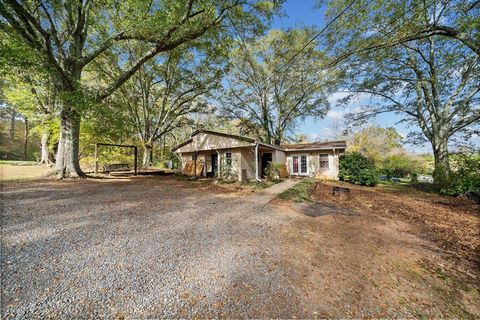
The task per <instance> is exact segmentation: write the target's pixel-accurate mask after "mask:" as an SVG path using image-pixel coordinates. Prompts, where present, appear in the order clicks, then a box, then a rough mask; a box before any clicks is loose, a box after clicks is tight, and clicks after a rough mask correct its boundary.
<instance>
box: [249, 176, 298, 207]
mask: <svg viewBox="0 0 480 320" xmlns="http://www.w3.org/2000/svg"><path fill="white" fill-rule="evenodd" d="M300 181H302V178H290V179H287V180H285V181H283V182H280V183H277V184H276V185H273V186H271V187H269V188H266V189H264V190H262V191H260V192H256V193H254V194H253V195H252V197H251V198H250V200H251V201H253V202H255V203H256V204H259V205H264V204H267V203H269V202H270V201H272V200H273V199H275V197H276V196H277V195H279V194H280V193H282V192H284V191H286V190H287V189H290V188H291V187H293V186H294V185H296V184H297V183H299V182H300Z"/></svg>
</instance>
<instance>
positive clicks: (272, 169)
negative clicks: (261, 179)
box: [265, 162, 282, 180]
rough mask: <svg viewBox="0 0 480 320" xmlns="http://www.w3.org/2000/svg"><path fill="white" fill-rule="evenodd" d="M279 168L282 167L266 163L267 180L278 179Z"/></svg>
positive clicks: (278, 164) (279, 174)
mask: <svg viewBox="0 0 480 320" xmlns="http://www.w3.org/2000/svg"><path fill="white" fill-rule="evenodd" d="M281 167H282V165H281V164H280V163H273V162H268V163H267V167H266V168H265V174H266V175H267V177H268V179H270V180H274V179H280V177H281V172H280V170H281Z"/></svg>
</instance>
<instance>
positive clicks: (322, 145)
mask: <svg viewBox="0 0 480 320" xmlns="http://www.w3.org/2000/svg"><path fill="white" fill-rule="evenodd" d="M199 133H208V134H213V135H217V136H222V137H227V138H232V139H237V140H241V141H246V142H250V143H258V144H259V145H262V146H265V147H270V148H273V149H277V150H282V151H296V150H325V149H333V148H335V149H345V148H346V147H347V144H346V142H345V141H329V142H313V143H297V144H284V145H280V146H276V145H272V144H268V143H264V142H261V141H258V140H255V139H253V138H249V137H245V136H240V135H235V134H228V133H223V132H217V131H210V130H197V131H195V132H193V133H192V134H191V135H190V138H189V139H188V140H186V141H185V142H182V143H181V144H179V145H177V146H175V147H174V148H173V149H172V151H173V152H174V151H176V150H177V149H179V148H181V147H183V146H185V145H187V144H189V143H190V142H192V141H193V137H194V136H196V135H197V134H199Z"/></svg>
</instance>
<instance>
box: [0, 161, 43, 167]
mask: <svg viewBox="0 0 480 320" xmlns="http://www.w3.org/2000/svg"><path fill="white" fill-rule="evenodd" d="M36 164H37V162H35V161H23V160H0V165H9V166H35V165H36Z"/></svg>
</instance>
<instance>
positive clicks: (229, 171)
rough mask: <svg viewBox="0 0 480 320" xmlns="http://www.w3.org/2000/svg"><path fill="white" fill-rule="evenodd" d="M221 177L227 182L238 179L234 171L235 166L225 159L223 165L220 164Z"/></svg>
mask: <svg viewBox="0 0 480 320" xmlns="http://www.w3.org/2000/svg"><path fill="white" fill-rule="evenodd" d="M220 179H221V180H223V181H226V182H234V181H237V175H236V174H235V172H234V171H233V166H232V164H231V163H228V162H227V161H223V163H222V165H221V166H220Z"/></svg>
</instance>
